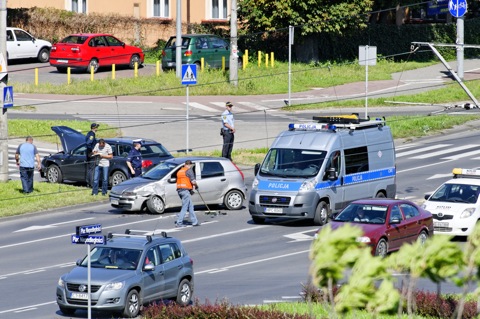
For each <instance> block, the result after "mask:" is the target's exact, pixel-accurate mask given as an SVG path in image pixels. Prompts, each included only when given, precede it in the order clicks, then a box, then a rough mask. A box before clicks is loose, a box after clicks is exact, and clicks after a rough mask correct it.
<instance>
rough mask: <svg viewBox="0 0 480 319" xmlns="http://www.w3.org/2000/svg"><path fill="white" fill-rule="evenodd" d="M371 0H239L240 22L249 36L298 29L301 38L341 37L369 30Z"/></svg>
mask: <svg viewBox="0 0 480 319" xmlns="http://www.w3.org/2000/svg"><path fill="white" fill-rule="evenodd" d="M372 5H373V1H371V0H345V1H339V0H333V1H327V0H239V1H238V12H237V15H238V19H239V21H240V22H241V23H242V28H243V29H244V30H245V31H246V32H264V31H274V30H278V29H286V28H288V26H289V25H292V26H296V27H299V28H300V30H301V34H302V35H304V36H305V35H309V34H315V33H319V32H330V33H334V34H342V33H344V32H345V31H348V30H349V29H350V30H355V29H358V28H359V27H362V26H366V22H367V20H368V17H367V13H368V12H369V11H370V10H371V8H372Z"/></svg>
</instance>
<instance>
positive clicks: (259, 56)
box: [258, 51, 262, 67]
mask: <svg viewBox="0 0 480 319" xmlns="http://www.w3.org/2000/svg"><path fill="white" fill-rule="evenodd" d="M260 63H262V51H258V67H260Z"/></svg>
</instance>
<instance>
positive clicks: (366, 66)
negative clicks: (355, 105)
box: [365, 45, 370, 118]
mask: <svg viewBox="0 0 480 319" xmlns="http://www.w3.org/2000/svg"><path fill="white" fill-rule="evenodd" d="M368 58H369V56H368V45H366V46H365V118H368V63H369V62H370V61H368Z"/></svg>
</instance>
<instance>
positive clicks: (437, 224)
mask: <svg viewBox="0 0 480 319" xmlns="http://www.w3.org/2000/svg"><path fill="white" fill-rule="evenodd" d="M433 227H448V222H433Z"/></svg>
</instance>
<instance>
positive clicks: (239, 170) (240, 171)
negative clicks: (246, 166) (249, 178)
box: [232, 162, 245, 181]
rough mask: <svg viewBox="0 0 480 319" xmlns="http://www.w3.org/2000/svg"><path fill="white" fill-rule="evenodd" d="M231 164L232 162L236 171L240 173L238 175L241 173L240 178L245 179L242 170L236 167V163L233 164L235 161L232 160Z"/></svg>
mask: <svg viewBox="0 0 480 319" xmlns="http://www.w3.org/2000/svg"><path fill="white" fill-rule="evenodd" d="M232 164H233V166H235V168H236V169H237V170H238V172H239V173H240V175H242V179H243V180H244V181H245V176H244V175H243V172H242V170H241V169H240V168H238V166H237V165H235V163H234V162H232Z"/></svg>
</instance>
